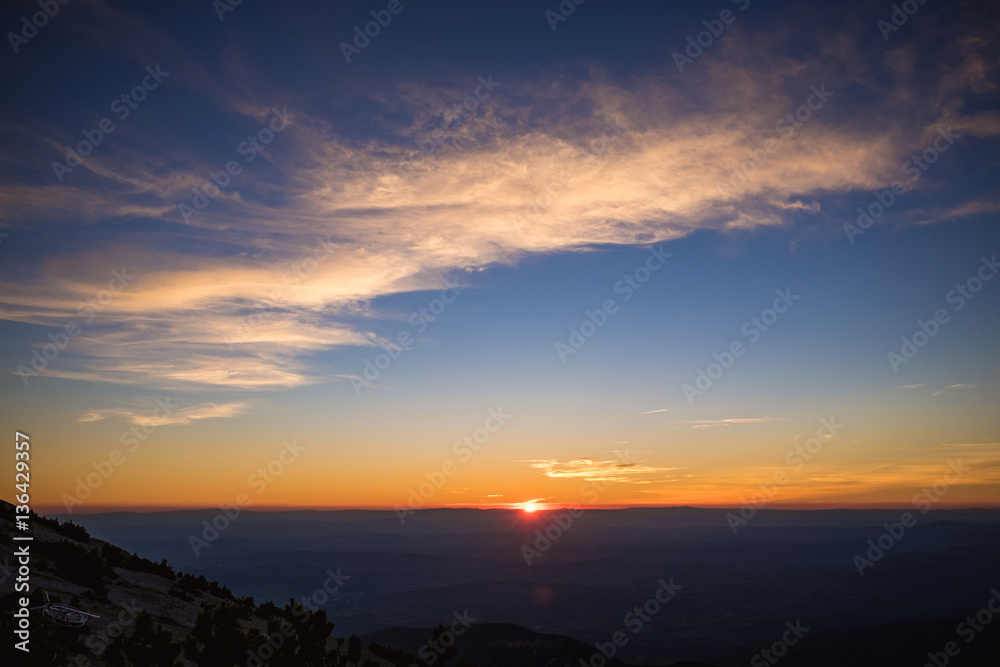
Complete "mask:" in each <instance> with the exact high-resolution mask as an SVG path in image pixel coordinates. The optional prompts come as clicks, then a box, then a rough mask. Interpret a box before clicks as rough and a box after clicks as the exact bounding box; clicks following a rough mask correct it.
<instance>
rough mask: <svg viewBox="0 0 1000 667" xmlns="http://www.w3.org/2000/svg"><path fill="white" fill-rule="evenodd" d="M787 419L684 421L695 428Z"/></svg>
mask: <svg viewBox="0 0 1000 667" xmlns="http://www.w3.org/2000/svg"><path fill="white" fill-rule="evenodd" d="M783 421H787V420H786V419H784V418H782V417H738V418H734V419H702V420H685V422H684V423H687V424H692V426H691V428H693V429H699V430H703V429H707V428H719V427H721V426H734V425H737V424H767V423H770V422H783Z"/></svg>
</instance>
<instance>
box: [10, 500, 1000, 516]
mask: <svg viewBox="0 0 1000 667" xmlns="http://www.w3.org/2000/svg"><path fill="white" fill-rule="evenodd" d="M5 502H6V501H5ZM539 505H545V504H539ZM222 507H223V505H210V506H205V505H95V506H92V507H88V508H82V507H76V508H74V509H73V510H68V508H66V507H65V506H59V505H39V506H38V507H33V508H32V510H33V511H34V512H36V513H38V514H42V515H60V516H72V515H76V514H110V513H119V512H120V513H132V514H155V513H166V512H191V511H194V512H198V511H212V510H219V509H222ZM742 507H743V505H711V506H709V505H635V504H627V505H574V504H568V503H567V504H563V503H552V504H551V505H549V506H539V507H538V510H537V511H539V512H551V511H559V510H566V509H577V510H610V511H620V510H629V509H646V510H649V509H694V510H706V511H709V510H717V511H724V510H727V511H733V510H740V509H741V508H742ZM934 509H935V510H946V511H973V510H1000V504H997V505H958V504H956V505H938V506H936V507H935V508H934ZM398 510H403V511H411V512H422V511H430V510H480V511H490V510H500V511H509V512H523V511H524V509H523V503H504V504H495V505H490V504H485V503H484V504H481V505H444V506H439V507H408V506H407V507H401V506H400V507H386V506H381V505H379V506H360V505H347V506H320V505H276V506H274V505H269V506H260V507H243V508H240V512H256V513H279V512H352V511H353V512H359V511H363V512H396V511H398ZM768 510H771V511H785V512H807V511H875V510H883V511H891V510H898V511H900V512H904V511H918V509H917V508H914V507H913V506H912V505H910V506H903V505H898V504H890V503H855V504H849V505H847V504H837V503H789V504H774V505H767V506H764V507H760V508H757V512H764V511H768Z"/></svg>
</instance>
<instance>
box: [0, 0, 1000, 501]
mask: <svg viewBox="0 0 1000 667" xmlns="http://www.w3.org/2000/svg"><path fill="white" fill-rule="evenodd" d="M202 4H203V5H204V6H203V7H200V8H197V9H196V8H194V7H191V8H187V7H184V8H177V9H176V10H171V12H167V11H166V10H162V11H161V9H156V8H153V7H152V6H150V7H132V6H126V5H124V4H121V3H119V5H120V6H117V8H116V7H113V6H110V5H106V4H105V3H103V2H96V1H95V2H85V3H84V2H81V3H79V4H76V3H74V4H73V5H71V6H69V7H68V8H67V9H66V10H65V12H66V13H65V15H63V14H60V16H58V17H57V18H53V19H52V20H51V21H50V22H49V23H48V25H46V26H45V28H44V30H39V34H38V35H37V37H34V38H32V40H31V41H30V43H28V44H25V45H21V46H20V47H19V49H18V50H17V51H16V52H15V53H8V54H7V55H8V56H9V57H10V62H9V63H8V67H7V69H6V70H5V75H6V76H7V80H6V83H7V85H6V86H5V88H7V89H8V90H12V91H18V92H16V93H12V94H11V95H9V96H8V99H7V100H5V104H4V111H3V114H4V121H5V122H4V123H2V124H0V135H2V137H3V142H4V147H5V148H4V153H3V159H2V160H0V172H2V175H3V178H2V179H0V208H2V212H3V215H2V216H0V229H2V238H0V260H2V264H0V327H2V330H3V340H4V344H3V347H2V352H0V355H2V359H0V361H2V364H3V367H4V368H5V369H6V372H5V373H4V374H3V380H2V383H0V392H2V399H3V405H4V415H5V417H4V420H5V426H6V427H7V428H8V431H9V432H13V431H14V430H15V429H17V430H20V431H22V432H25V433H28V434H30V436H31V438H32V442H33V443H34V442H37V443H39V444H37V445H35V446H34V449H33V450H32V451H33V457H34V458H33V459H32V469H31V470H32V499H33V503H34V505H33V506H34V507H36V508H37V509H39V510H46V509H47V510H51V511H59V512H74V513H86V512H93V511H97V510H101V509H108V508H126V509H127V508H138V507H142V508H163V509H167V508H182V507H184V508H190V507H201V508H214V507H219V506H221V505H233V504H234V503H236V502H237V501H236V499H237V498H240V497H245V498H246V499H247V503H248V504H247V505H246V506H247V507H249V508H253V509H277V508H312V509H319V508H375V509H385V510H396V511H397V512H407V511H416V510H420V509H427V508H448V507H482V508H500V507H502V508H507V509H510V510H513V511H514V512H516V511H517V510H519V509H521V510H523V512H525V513H532V512H535V511H536V510H548V509H550V508H561V507H577V506H579V507H631V506H662V505H694V506H700V507H741V506H744V505H746V504H748V503H749V504H754V505H758V506H761V507H765V506H766V507H770V508H777V507H847V508H855V507H896V506H911V505H912V504H913V502H914V500H913V499H914V497H915V496H916V495H917V494H922V493H925V491H924V490H925V489H928V488H933V486H934V484H936V483H939V482H940V480H942V479H943V478H944V476H945V475H946V474H949V473H948V471H949V470H951V469H952V466H953V465H956V462H960V467H961V474H960V475H959V476H958V477H957V478H956V480H955V482H954V483H953V484H949V485H948V492H947V494H942V495H941V497H938V498H935V500H934V504H935V507H981V506H990V507H996V506H1000V465H998V463H1000V416H998V412H997V410H996V406H997V405H998V404H1000V382H998V374H1000V348H998V345H997V336H996V332H997V331H998V330H1000V280H992V278H993V276H994V275H995V274H996V273H997V272H1000V268H998V267H997V264H996V256H997V253H1000V225H998V224H997V223H998V214H1000V199H998V194H997V187H996V184H997V182H998V179H997V168H996V155H997V154H998V151H997V147H998V144H997V141H998V137H1000V116H998V114H997V111H996V108H997V95H998V90H1000V88H998V86H997V68H998V63H1000V60H998V59H997V58H995V57H994V56H995V55H996V54H995V49H996V47H995V43H996V40H995V35H994V34H993V32H992V30H991V26H992V24H991V22H990V21H988V20H982V19H981V17H979V16H978V14H976V11H979V10H973V9H971V8H968V7H965V6H964V5H963V9H961V10H959V9H953V10H946V8H945V7H944V6H943V3H939V4H940V5H941V6H939V7H932V4H933V3H927V5H926V6H924V5H923V4H921V9H920V14H919V15H918V16H915V17H913V18H912V19H911V20H910V21H909V22H908V23H907V24H906V25H905V27H903V28H901V29H900V30H899V31H898V32H894V33H893V34H892V35H891V36H890V38H883V35H881V34H880V32H879V30H878V28H877V27H876V26H877V20H878V16H876V12H875V10H874V9H872V8H868V9H865V10H864V11H862V10H858V11H859V12H860V13H858V14H856V15H855V14H851V16H850V17H845V16H842V15H840V14H836V15H834V14H831V15H830V16H829V17H826V18H825V19H823V20H818V19H817V20H814V19H813V18H812V15H811V14H810V13H809V12H812V11H818V10H815V9H814V8H813V9H807V8H805V7H800V6H797V5H794V4H792V5H788V6H782V7H781V8H780V9H776V8H774V7H769V6H767V5H766V3H750V2H746V3H744V2H739V3H732V6H731V7H730V10H731V11H732V12H733V14H732V16H733V17H734V19H733V20H734V22H733V23H732V24H728V23H727V24H726V27H725V32H724V33H723V34H722V35H721V36H720V37H718V39H716V38H714V37H713V38H712V43H711V44H710V46H708V47H705V46H702V47H698V50H699V55H698V56H697V57H694V58H692V57H690V56H683V54H684V53H685V48H688V47H687V46H686V45H687V44H688V39H689V38H691V37H692V36H693V35H697V34H698V33H699V32H700V31H703V30H705V28H704V27H703V23H704V22H705V21H709V22H711V21H715V20H717V17H718V12H717V11H716V12H715V16H714V17H713V16H709V14H711V12H708V13H706V11H705V9H704V7H702V6H700V5H698V4H697V3H688V4H683V3H681V4H680V5H676V6H675V4H676V3H644V4H643V5H642V8H641V9H635V10H625V9H622V8H621V7H620V6H619V5H618V4H617V3H586V4H585V5H580V6H579V7H577V9H576V10H575V11H574V13H573V14H572V16H571V17H564V18H566V21H565V22H563V21H561V20H560V21H556V23H555V24H550V22H549V20H547V19H546V18H545V16H546V15H545V13H544V11H545V8H540V6H538V5H537V3H536V4H532V3H513V5H510V6H508V3H494V5H491V6H487V7H482V8H479V9H478V10H477V11H476V12H466V11H464V10H463V9H462V8H461V6H458V5H451V4H449V5H448V7H436V6H435V7H432V6H424V5H421V3H412V4H411V3H403V6H405V7H406V11H405V12H403V13H402V14H400V15H399V16H398V17H395V18H393V19H392V24H391V25H388V26H386V27H385V28H384V30H382V31H381V32H380V34H379V36H378V37H377V39H376V38H373V39H371V40H370V41H371V44H370V45H368V46H366V47H365V48H364V49H361V50H359V52H358V53H353V52H351V50H350V49H349V50H348V54H347V55H345V51H344V49H343V48H342V47H341V46H339V45H340V43H341V42H342V41H344V40H350V39H351V38H352V37H351V35H353V34H354V33H353V32H352V31H353V29H354V27H355V26H357V25H361V24H363V23H364V22H365V21H371V20H372V19H371V18H370V16H369V14H368V12H370V11H373V10H372V9H371V8H367V7H366V8H359V7H360V6H359V5H358V6H356V5H357V3H310V4H309V9H308V10H305V9H302V10H296V9H291V8H289V9H281V10H279V9H276V8H274V7H270V8H266V7H264V6H263V4H262V3H257V4H258V6H253V5H254V3H243V4H241V5H239V7H238V9H236V8H235V7H236V5H235V4H234V5H233V7H234V11H233V12H232V13H230V14H228V15H226V16H225V20H224V21H217V20H216V17H215V15H214V13H213V11H212V10H211V8H210V4H211V3H207V2H206V3H202ZM383 4H384V3H383ZM446 4H447V3H446ZM550 4H553V5H554V4H556V3H550ZM564 4H565V3H564ZM724 4H726V5H727V6H729V4H730V3H728V2H727V3H724ZM972 4H973V5H975V4H976V3H972ZM418 5H420V6H418ZM573 6H575V4H574V5H573ZM882 9H884V8H879V12H881V11H882ZM982 11H983V12H985V11H986V10H985V9H984V10H982ZM865 12H867V13H865ZM966 13H970V14H969V15H966ZM703 14H704V15H703ZM19 20H20V15H18V16H17V17H15V18H12V19H11V20H10V21H9V22H8V23H10V24H11V25H16V24H18V21H19ZM359 22H360V23H359ZM451 22H455V24H456V25H459V24H460V25H461V28H456V31H457V32H456V34H455V35H451V36H449V38H448V39H444V38H441V36H440V31H441V27H440V26H442V25H451V24H452V23H451ZM947 22H954V23H955V24H956V25H958V26H960V27H957V28H955V30H953V31H951V32H947V31H945V33H947V34H960V35H962V37H961V39H951V38H948V39H945V38H943V37H942V34H945V33H943V32H942V29H941V28H940V25H941V24H942V23H947ZM862 24H863V25H864V26H865V30H861V29H859V28H858V26H859V25H862ZM705 25H707V24H705ZM712 25H714V24H712ZM720 25H721V24H720ZM376 27H378V26H377V25H376ZM609 30H612V31H613V32H611V33H609V32H608V31H609ZM609 34H620V35H629V39H628V40H620V39H610V38H609V37H608V35H609ZM432 35H435V37H433V38H432V37H431V36H432ZM702 41H705V40H704V39H703V40H702ZM522 43H523V44H524V45H525V46H524V47H523V48H522V47H521V46H518V47H517V48H514V47H512V46H511V45H512V44H522ZM695 45H696V46H697V43H695ZM702 51H703V53H701V52H702ZM675 53H677V54H681V55H682V56H683V57H682V58H681V59H680V60H678V59H677V57H675V56H674V55H673V54H675ZM15 56H16V57H15ZM348 56H350V57H348ZM685 58H686V59H688V60H691V62H686V61H685ZM122 96H126V97H127V99H128V100H130V101H131V103H132V104H134V108H132V107H131V106H129V105H128V104H126V103H125V102H122V101H121V100H122ZM133 97H134V98H135V99H134V100H133ZM140 98H141V101H139V100H140ZM116 102H117V103H116ZM123 105H124V106H123ZM124 111H127V112H128V113H127V114H124V113H123V112H124ZM104 118H107V119H108V122H110V123H113V125H114V129H113V130H108V129H105V130H99V129H96V130H95V128H100V124H101V121H102V119H104ZM107 127H108V126H107V124H105V128H107ZM95 132H100V133H101V137H102V139H101V141H100V142H96V139H95V140H94V141H95V142H96V143H97V145H94V146H90V147H89V150H88V144H86V143H85V142H87V141H89V140H88V139H86V137H96V136H97V135H95V134H94V133H95ZM54 164H55V165H56V166H53V165H54ZM897 182H898V183H899V184H901V185H900V186H899V187H896V188H895V190H894V189H893V188H894V185H893V184H894V183H897ZM903 186H905V190H903V189H902V188H903ZM894 192H895V194H893V193H894ZM890 197H891V199H890ZM4 465H6V466H8V467H11V466H12V465H13V460H12V459H10V457H8V460H7V462H5V464H4ZM951 474H953V475H954V474H957V473H951ZM525 498H533V499H535V500H533V501H531V502H526V501H524V500H523V499H525ZM547 514H548V513H547V512H539V518H544V517H545V516H547Z"/></svg>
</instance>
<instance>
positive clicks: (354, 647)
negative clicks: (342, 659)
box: [347, 635, 361, 665]
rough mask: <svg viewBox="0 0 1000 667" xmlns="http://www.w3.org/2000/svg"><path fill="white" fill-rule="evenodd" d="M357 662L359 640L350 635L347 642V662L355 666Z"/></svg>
mask: <svg viewBox="0 0 1000 667" xmlns="http://www.w3.org/2000/svg"><path fill="white" fill-rule="evenodd" d="M359 660H361V640H360V639H359V638H358V636H357V635H351V638H350V639H348V640H347V661H348V662H353V663H354V664H355V665H357V664H358V661H359Z"/></svg>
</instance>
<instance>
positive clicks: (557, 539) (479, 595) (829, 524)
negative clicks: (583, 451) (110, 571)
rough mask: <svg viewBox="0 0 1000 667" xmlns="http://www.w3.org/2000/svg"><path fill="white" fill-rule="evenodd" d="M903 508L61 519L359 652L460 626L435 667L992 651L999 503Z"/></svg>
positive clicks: (999, 628) (921, 658)
mask: <svg viewBox="0 0 1000 667" xmlns="http://www.w3.org/2000/svg"><path fill="white" fill-rule="evenodd" d="M914 513H915V514H916V515H917V524H916V525H915V526H912V527H903V530H902V532H900V526H898V525H897V524H898V522H899V520H900V516H901V510H877V511H876V510H872V511H768V510H762V511H761V512H760V513H759V514H758V515H757V516H756V517H754V518H753V519H752V520H751V521H750V522H749V523H748V524H747V525H746V526H742V527H740V528H739V530H738V532H737V533H736V534H734V533H733V531H732V530H731V529H730V527H729V525H728V524H727V522H726V516H725V515H726V512H725V511H723V510H703V509H696V508H664V509H630V510H595V509H591V510H585V511H584V512H583V514H582V515H581V516H578V517H577V518H574V519H573V521H572V523H571V524H570V525H566V517H565V516H562V517H559V518H561V519H562V521H563V526H565V527H563V526H558V524H557V523H556V518H557V517H556V516H555V514H553V513H544V512H538V513H536V514H534V515H528V514H524V513H522V512H515V511H506V510H425V511H418V512H417V513H415V514H413V515H411V516H409V517H406V521H405V523H401V522H400V520H399V519H398V518H397V516H396V514H395V513H393V512H372V511H341V512H309V511H302V512H274V513H267V512H248V511H243V512H241V513H240V515H239V516H238V517H236V518H235V519H232V520H228V519H227V520H221V519H219V516H220V512H219V510H209V511H179V512H161V513H149V514H143V513H108V514H93V515H75V516H73V517H66V516H64V517H61V518H63V519H67V518H72V519H73V521H75V522H78V523H80V524H82V525H84V526H86V527H87V529H88V530H90V531H91V533H92V534H93V535H94V536H95V537H98V538H101V539H104V540H108V541H110V542H112V543H114V544H117V545H120V546H122V547H124V548H125V549H127V550H128V551H134V552H137V553H138V554H139V555H140V556H145V557H148V558H150V559H152V560H154V561H159V560H161V559H166V560H167V561H168V562H169V563H170V564H171V565H172V566H173V567H175V568H176V569H178V570H183V571H184V572H190V573H193V574H194V575H197V576H204V577H206V579H207V580H213V581H218V582H220V583H221V584H223V585H225V586H227V587H228V588H229V589H231V590H232V592H233V593H234V594H235V595H236V596H253V597H254V599H255V600H257V601H264V600H271V601H274V602H276V603H277V604H279V605H282V604H285V603H287V602H288V600H289V598H294V599H295V600H296V601H299V602H301V603H302V604H304V605H306V606H307V607H311V606H315V607H317V608H321V609H323V610H325V611H326V612H327V614H328V615H329V618H330V619H331V620H332V621H334V622H335V623H336V631H335V634H336V635H339V636H346V635H350V634H357V635H359V636H360V637H361V638H362V640H363V644H364V646H365V647H366V648H367V647H369V645H370V644H372V643H376V644H378V645H379V646H382V647H389V648H392V649H394V650H402V651H405V652H408V653H411V654H413V655H418V656H419V655H420V651H421V648H423V649H424V657H425V658H426V657H434V656H437V658H438V660H437V664H442V662H441V660H444V658H445V655H439V654H436V653H434V651H433V650H430V649H428V648H427V646H426V644H427V642H428V638H429V637H430V635H431V630H432V628H434V627H435V626H438V625H439V624H449V623H451V622H452V621H453V620H454V619H455V618H456V615H458V616H463V615H464V616H465V617H466V618H470V619H475V621H474V623H473V624H472V629H470V630H468V631H465V632H463V633H462V634H461V635H459V636H457V637H456V638H455V647H454V650H449V652H448V653H447V654H446V655H447V658H448V659H447V662H446V663H445V664H446V665H448V667H451V666H452V665H457V664H459V663H461V662H466V663H468V664H475V665H477V666H478V667H487V666H489V665H519V666H523V667H531V666H533V665H548V666H551V667H557V666H558V667H563V666H564V665H567V664H571V665H574V667H575V666H576V665H579V664H581V663H580V660H581V659H582V660H584V664H594V665H598V664H600V663H601V661H602V659H603V656H602V655H599V654H598V653H597V648H596V646H597V645H598V644H600V645H601V646H602V647H604V648H605V650H606V651H607V652H609V653H610V652H612V651H613V652H614V656H615V659H616V660H621V661H624V662H625V663H628V664H632V665H667V664H674V663H680V662H683V661H692V662H693V663H701V664H711V665H718V666H720V667H724V666H728V665H746V664H751V665H768V664H777V662H778V661H779V660H780V663H781V664H782V665H790V666H791V665H846V664H850V665H873V666H874V665H880V666H888V665H918V666H919V665H923V664H924V663H926V662H928V661H929V660H930V659H931V658H930V657H929V656H928V654H929V653H930V654H932V655H937V654H940V656H943V657H944V658H947V659H948V664H950V665H979V664H984V665H986V664H990V665H994V664H997V663H996V662H995V656H996V655H1000V646H998V637H1000V618H996V619H995V620H994V618H993V617H994V616H995V614H994V612H993V611H991V610H990V608H989V605H990V604H991V599H993V598H994V597H995V596H996V597H997V598H998V599H997V600H996V601H994V602H992V604H993V607H994V609H996V610H1000V595H996V591H997V590H1000V512H998V511H993V510H969V511H946V510H932V511H930V512H928V513H926V514H924V515H921V514H920V513H919V512H914ZM206 522H207V523H206ZM213 522H214V523H215V525H216V526H217V527H219V529H218V530H216V529H215V528H209V527H207V526H210V525H211V524H212V523H213ZM227 524H228V525H227ZM886 525H888V527H889V528H888V530H890V531H891V533H887V528H886ZM546 531H547V532H548V535H549V537H548V538H540V537H539V535H540V534H544V533H545V532H546ZM880 539H881V543H882V547H883V548H880V547H879V546H878V542H879V540H880ZM199 540H200V541H199ZM869 540H871V541H872V542H871V543H869ZM196 552H197V553H196ZM529 560H530V561H531V562H530V565H529V563H528V561H529ZM665 586H666V587H669V589H670V590H671V591H672V592H671V593H669V594H668V593H667V592H666V591H667V588H665ZM657 598H659V599H660V600H665V601H664V602H659V601H657ZM977 614H978V619H979V620H978V621H977V620H976V618H977ZM970 616H971V617H972V622H973V624H974V625H970V624H969V621H967V620H965V619H967V617H970ZM987 620H989V621H990V622H984V621H987ZM975 627H979V630H976V629H975ZM456 629H461V628H456ZM616 633H618V634H616ZM616 637H617V641H618V645H617V646H616V645H615V643H614V642H615V639H616ZM949 642H953V644H949ZM949 647H950V648H951V650H952V653H955V654H956V655H955V656H948V655H947V654H945V653H943V652H944V651H945V650H946V648H949ZM428 650H430V653H427V651H428ZM764 651H767V653H764ZM432 654H433V656H432ZM940 656H939V657H940ZM376 664H392V663H391V662H385V663H376ZM609 664H614V663H609Z"/></svg>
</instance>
